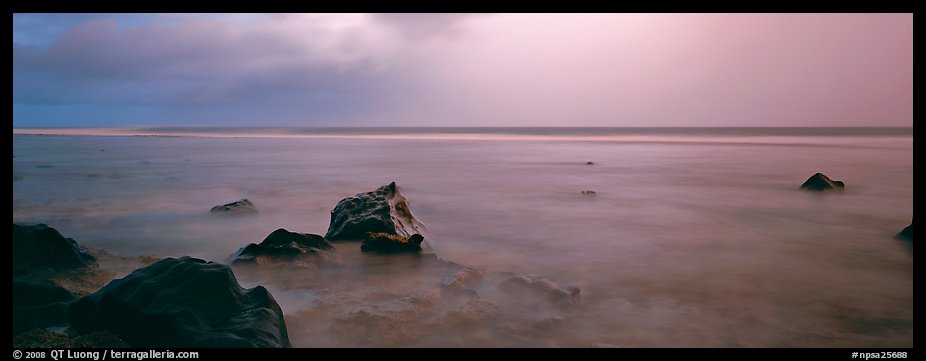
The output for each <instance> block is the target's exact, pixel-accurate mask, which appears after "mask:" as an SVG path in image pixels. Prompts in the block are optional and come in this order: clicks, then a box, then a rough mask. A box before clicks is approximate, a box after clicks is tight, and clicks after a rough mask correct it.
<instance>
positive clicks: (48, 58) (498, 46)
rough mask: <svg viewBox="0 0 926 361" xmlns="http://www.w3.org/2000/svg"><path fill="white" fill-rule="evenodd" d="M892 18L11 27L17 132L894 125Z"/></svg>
mask: <svg viewBox="0 0 926 361" xmlns="http://www.w3.org/2000/svg"><path fill="white" fill-rule="evenodd" d="M912 74H913V17H912V15H911V14H476V15H467V14H430V15H429V14H208V15H198V14H100V15H95V14H16V15H14V17H13V122H14V127H33V126H209V125H222V126H239V125H240V126H493V125H497V126H912V125H913V116H912V113H913V105H912V92H913V79H912Z"/></svg>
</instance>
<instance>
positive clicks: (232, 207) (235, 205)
mask: <svg viewBox="0 0 926 361" xmlns="http://www.w3.org/2000/svg"><path fill="white" fill-rule="evenodd" d="M210 212H212V213H218V214H234V215H239V214H253V213H257V207H255V206H254V203H251V201H249V200H248V199H247V198H243V199H239V200H237V201H234V202H231V203H227V204H223V205H220V206H215V207H212V209H211V210H210Z"/></svg>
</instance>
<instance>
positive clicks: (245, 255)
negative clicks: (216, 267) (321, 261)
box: [231, 228, 333, 264]
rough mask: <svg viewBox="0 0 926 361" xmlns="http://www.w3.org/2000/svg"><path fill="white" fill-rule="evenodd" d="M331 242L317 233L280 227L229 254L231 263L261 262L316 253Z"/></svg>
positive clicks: (328, 247) (330, 246) (327, 247)
mask: <svg viewBox="0 0 926 361" xmlns="http://www.w3.org/2000/svg"><path fill="white" fill-rule="evenodd" d="M331 248H333V246H332V245H331V243H329V242H328V241H326V240H325V238H324V237H322V236H319V235H317V234H309V233H296V232H290V231H287V230H286V229H283V228H280V229H277V230H275V231H273V233H270V235H268V236H267V238H264V240H263V241H261V242H260V244H254V243H251V244H249V245H247V246H245V247H243V248H241V249H240V250H238V252H236V253H235V254H233V255H232V256H231V263H233V264H238V263H263V262H264V260H287V259H293V258H295V257H299V256H303V255H312V254H318V253H319V250H324V249H331Z"/></svg>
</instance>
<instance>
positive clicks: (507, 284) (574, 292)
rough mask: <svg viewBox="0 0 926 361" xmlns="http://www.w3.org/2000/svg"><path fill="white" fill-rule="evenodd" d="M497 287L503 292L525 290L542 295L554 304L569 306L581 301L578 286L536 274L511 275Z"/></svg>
mask: <svg viewBox="0 0 926 361" xmlns="http://www.w3.org/2000/svg"><path fill="white" fill-rule="evenodd" d="M498 288H499V289H500V290H502V291H504V292H509V293H514V292H525V293H534V294H537V295H542V296H545V297H546V298H547V300H548V301H550V302H551V303H552V304H554V305H556V306H571V305H577V304H579V303H580V302H581V299H580V297H579V288H578V287H576V286H572V285H567V284H563V283H559V282H556V281H553V280H551V279H548V278H546V277H541V276H537V275H525V276H513V277H510V278H508V279H506V280H504V281H502V282H501V283H500V284H499V285H498Z"/></svg>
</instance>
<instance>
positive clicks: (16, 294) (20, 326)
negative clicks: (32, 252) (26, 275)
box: [13, 280, 77, 335]
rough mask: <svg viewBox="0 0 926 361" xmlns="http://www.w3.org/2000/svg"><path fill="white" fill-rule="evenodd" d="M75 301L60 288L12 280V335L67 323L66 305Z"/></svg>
mask: <svg viewBox="0 0 926 361" xmlns="http://www.w3.org/2000/svg"><path fill="white" fill-rule="evenodd" d="M75 300H77V297H75V296H74V294H72V293H71V292H69V291H68V290H66V289H63V288H61V287H57V286H54V285H49V284H40V283H32V282H25V281H20V280H13V334H14V335H15V334H18V333H20V332H23V331H26V330H28V329H30V328H33V327H48V326H54V325H60V324H65V323H67V322H68V305H69V304H70V303H71V302H74V301H75Z"/></svg>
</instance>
